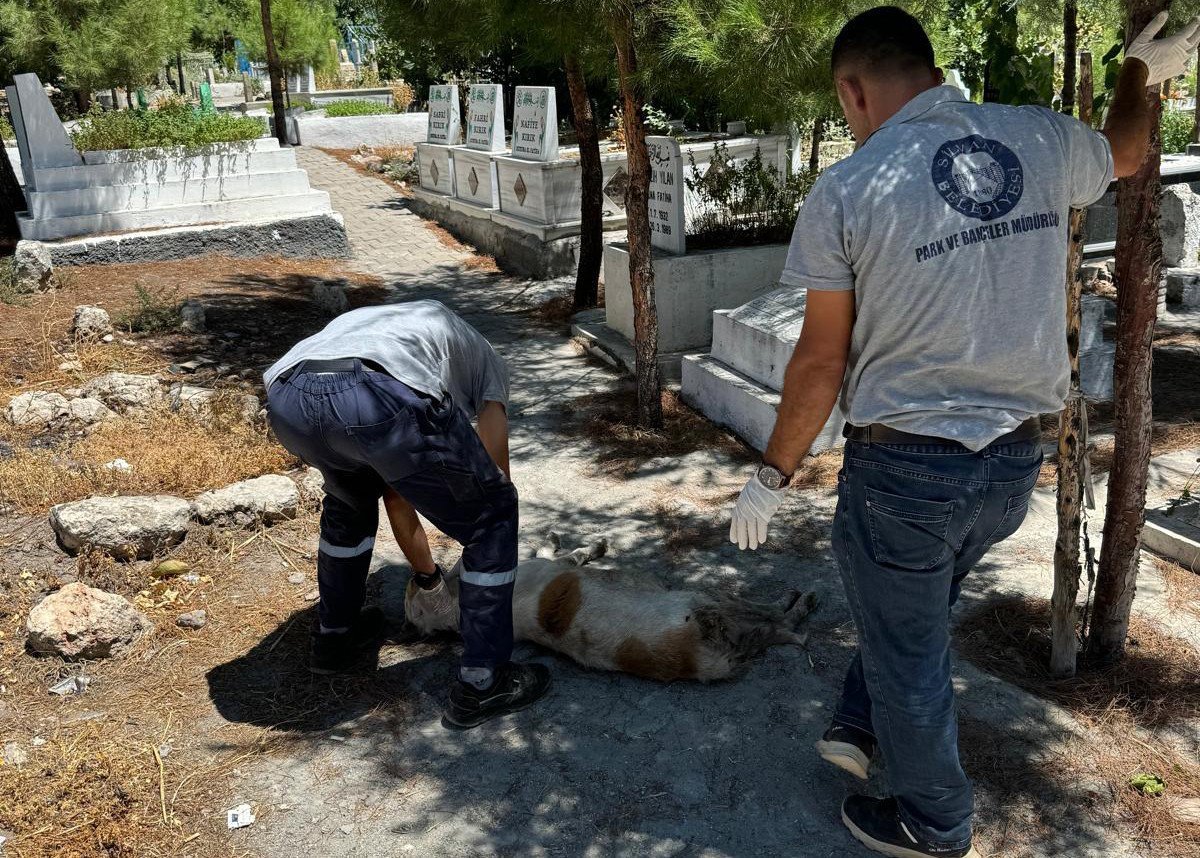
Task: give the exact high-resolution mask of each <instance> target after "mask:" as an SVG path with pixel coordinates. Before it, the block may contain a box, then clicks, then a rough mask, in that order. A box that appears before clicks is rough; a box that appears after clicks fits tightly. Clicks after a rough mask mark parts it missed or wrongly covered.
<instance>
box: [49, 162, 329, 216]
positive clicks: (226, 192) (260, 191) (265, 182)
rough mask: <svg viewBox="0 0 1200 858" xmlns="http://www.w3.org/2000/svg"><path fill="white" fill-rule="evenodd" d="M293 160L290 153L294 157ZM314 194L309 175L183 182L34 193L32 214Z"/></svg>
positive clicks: (256, 174)
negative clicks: (309, 182) (308, 192)
mask: <svg viewBox="0 0 1200 858" xmlns="http://www.w3.org/2000/svg"><path fill="white" fill-rule="evenodd" d="M289 154H290V153H289ZM308 190H309V184H308V174H307V173H305V172H304V171H303V170H298V169H291V170H279V171H265V172H254V173H243V174H240V175H224V176H214V177H207V178H206V177H199V178H181V179H173V180H166V181H163V182H161V183H160V182H154V183H145V182H140V183H136V184H117V185H107V186H101V187H91V188H71V189H68V190H61V191H42V190H38V191H33V192H31V193H30V194H29V195H28V197H29V214H30V216H31V217H33V218H35V219H39V220H53V219H55V218H65V217H74V216H77V215H91V214H101V213H113V214H115V213H118V212H132V211H145V210H147V209H162V208H167V207H170V206H182V205H189V204H192V203H206V202H219V201H221V200H238V199H250V198H253V197H272V196H293V195H295V194H302V193H305V192H306V191H308Z"/></svg>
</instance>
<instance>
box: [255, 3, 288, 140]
mask: <svg viewBox="0 0 1200 858" xmlns="http://www.w3.org/2000/svg"><path fill="white" fill-rule="evenodd" d="M258 9H259V14H260V15H261V17H262V28H263V47H264V48H265V50H266V54H267V74H269V75H270V77H271V112H272V113H273V114H274V115H275V137H276V138H277V139H278V140H279V145H280V146H287V145H288V133H287V108H286V107H285V106H284V103H283V93H284V89H285V85H286V82H285V81H284V79H283V66H282V64H281V63H280V62H279V52H278V51H277V50H275V28H274V27H273V26H272V24H271V0H258Z"/></svg>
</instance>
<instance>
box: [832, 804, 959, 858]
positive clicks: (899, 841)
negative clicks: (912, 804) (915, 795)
mask: <svg viewBox="0 0 1200 858" xmlns="http://www.w3.org/2000/svg"><path fill="white" fill-rule="evenodd" d="M842 822H844V823H846V827H847V828H849V829H850V833H851V834H853V835H854V836H855V838H857V839H858V841H859V842H860V843H862V845H863V846H866V847H867V848H868V849H870V850H871V851H872V852H878V853H879V854H880V855H891V856H892V858H929V856H934V858H979V853H978V852H976V851H975V849H974V848H973V847H972V846H971V845H970V844H969V843H968V844H967V845H966V846H961V847H958V848H956V849H951V848H948V847H946V846H942V845H941V844H938V843H931V842H929V841H927V840H921V839H920V838H919V837H916V836H914V835H913V833H912V832H911V831H909V830H908V826H907V825H905V824H904V820H902V819H901V818H900V812H899V810H898V809H897V807H896V799H894V798H869V797H867V796H865V795H852V796H850V797H849V798H847V799H846V800H845V801H844V802H842Z"/></svg>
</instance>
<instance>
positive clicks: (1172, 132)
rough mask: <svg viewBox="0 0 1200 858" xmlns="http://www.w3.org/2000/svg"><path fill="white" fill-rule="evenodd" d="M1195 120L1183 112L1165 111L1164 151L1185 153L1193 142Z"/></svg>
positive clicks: (1189, 114) (1163, 118) (1163, 125)
mask: <svg viewBox="0 0 1200 858" xmlns="http://www.w3.org/2000/svg"><path fill="white" fill-rule="evenodd" d="M1194 121H1195V118H1194V117H1193V116H1192V114H1191V113H1190V112H1187V111H1183V110H1164V111H1163V115H1162V126H1161V128H1162V150H1163V151H1164V152H1183V151H1185V150H1186V149H1187V145H1188V144H1189V143H1191V142H1192V123H1193V122H1194Z"/></svg>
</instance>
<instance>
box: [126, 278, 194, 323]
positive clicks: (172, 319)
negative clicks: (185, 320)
mask: <svg viewBox="0 0 1200 858" xmlns="http://www.w3.org/2000/svg"><path fill="white" fill-rule="evenodd" d="M134 291H135V292H136V293H137V303H136V304H134V306H133V307H132V308H131V309H130V310H128V311H127V312H125V313H122V314H121V315H120V316H118V317H117V319H116V323H117V327H119V328H124V329H126V330H128V331H136V332H138V333H143V334H156V333H159V332H161V331H172V330H174V329H175V328H177V327H179V320H180V311H179V307H180V301H179V291H178V290H177V289H169V288H167V287H165V286H164V287H162V288H160V289H148V288H147V287H145V286H142V285H141V284H139V285H137V286H135V287H134Z"/></svg>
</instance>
